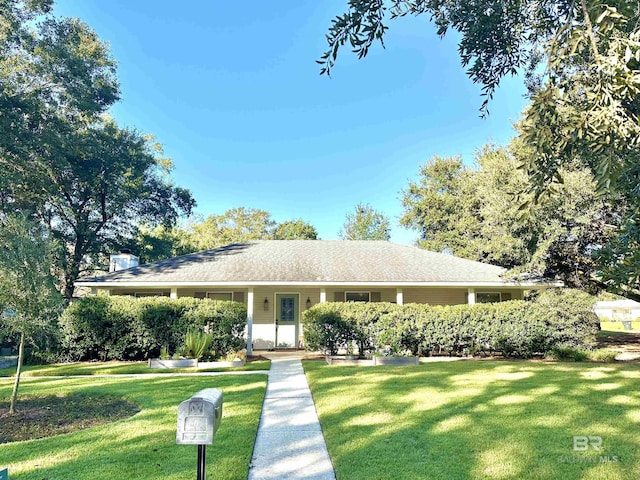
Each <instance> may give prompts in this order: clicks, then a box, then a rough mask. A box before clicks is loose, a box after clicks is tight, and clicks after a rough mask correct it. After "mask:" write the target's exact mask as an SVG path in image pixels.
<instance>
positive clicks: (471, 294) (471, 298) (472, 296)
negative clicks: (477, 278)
mask: <svg viewBox="0 0 640 480" xmlns="http://www.w3.org/2000/svg"><path fill="white" fill-rule="evenodd" d="M467 303H468V304H469V305H475V304H476V289H475V288H472V287H469V288H468V289H467Z"/></svg>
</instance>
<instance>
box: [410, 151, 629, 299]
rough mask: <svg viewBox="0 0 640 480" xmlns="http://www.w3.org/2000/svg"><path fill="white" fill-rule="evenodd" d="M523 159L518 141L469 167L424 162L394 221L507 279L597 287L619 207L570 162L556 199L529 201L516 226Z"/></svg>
mask: <svg viewBox="0 0 640 480" xmlns="http://www.w3.org/2000/svg"><path fill="white" fill-rule="evenodd" d="M525 154H527V149H525V148H524V147H523V145H522V142H519V141H513V142H512V143H511V145H510V148H509V149H505V148H498V147H494V146H485V147H484V148H483V149H481V150H480V151H478V152H477V155H476V162H477V164H476V166H475V167H474V168H468V167H465V166H463V164H462V162H461V161H460V159H459V158H439V157H436V158H434V159H432V160H430V161H429V162H427V163H426V164H425V165H423V166H422V167H421V169H420V175H419V179H418V181H414V182H410V183H409V187H408V188H407V189H406V190H405V191H404V192H403V206H404V210H405V213H404V215H403V216H402V218H401V220H400V223H401V224H402V225H405V226H407V227H410V228H413V229H416V230H418V231H419V232H420V240H419V241H418V244H419V246H421V247H422V248H426V249H429V250H435V251H445V252H451V253H453V254H454V255H457V256H460V257H463V258H469V259H472V260H478V261H485V262H489V263H492V264H495V265H500V266H503V267H506V268H509V269H512V272H513V273H514V274H519V273H523V272H527V273H532V274H534V275H540V276H546V277H551V278H558V279H561V280H563V281H565V282H566V283H567V284H568V285H569V286H574V287H580V288H586V289H591V290H594V291H595V290H598V289H600V288H602V287H603V285H602V283H601V279H600V278H599V265H598V261H597V260H598V254H600V252H601V249H602V246H603V245H606V244H608V242H609V240H610V239H611V237H612V235H613V234H614V233H615V222H616V221H619V218H620V212H621V211H622V210H623V209H624V206H623V205H621V204H613V203H612V202H608V201H606V200H604V199H602V198H600V197H599V196H598V195H597V194H596V184H595V181H594V179H593V176H592V174H591V172H590V171H589V170H588V169H586V168H584V167H581V166H579V165H573V166H568V167H566V168H565V169H563V172H562V174H563V177H564V183H563V184H562V185H561V186H559V187H558V189H559V190H558V192H557V195H555V196H554V197H553V198H552V200H550V201H549V202H545V203H538V204H532V206H531V209H530V210H529V212H528V215H527V216H526V218H525V220H524V221H523V220H522V219H521V215H520V213H521V212H520V211H519V210H518V205H519V201H518V199H519V195H521V193H520V192H522V189H523V187H524V186H526V185H528V183H529V182H530V179H529V178H528V177H527V173H526V172H525V171H523V170H519V169H518V168H517V166H518V164H519V162H520V160H519V158H518V157H519V156H521V155H525ZM529 195H533V194H531V193H530V194H529ZM520 198H521V197H520Z"/></svg>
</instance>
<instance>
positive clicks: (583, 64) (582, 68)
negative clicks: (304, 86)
mask: <svg viewBox="0 0 640 480" xmlns="http://www.w3.org/2000/svg"><path fill="white" fill-rule="evenodd" d="M405 15H415V16H420V15H423V16H425V17H429V18H430V19H431V20H432V21H433V22H434V23H435V25H436V27H437V31H438V34H439V35H441V36H443V35H445V34H446V33H447V32H448V31H449V29H454V30H457V31H458V32H459V33H460V42H459V48H458V51H459V54H460V59H461V62H462V65H463V66H465V67H467V73H468V75H469V77H470V78H471V79H472V81H474V82H476V83H479V84H480V85H481V86H482V89H483V95H484V96H485V97H486V98H485V101H484V102H483V104H482V106H481V111H482V112H483V114H485V113H487V105H488V102H489V100H490V99H491V96H492V95H493V93H494V91H495V89H496V88H497V87H498V85H499V84H500V81H501V79H502V78H503V77H504V76H505V75H509V74H517V73H519V72H524V73H525V79H526V83H527V86H528V88H529V95H530V99H531V103H530V105H529V107H528V108H527V110H526V111H525V115H524V120H523V122H522V125H521V131H520V137H521V139H522V140H523V142H524V143H525V144H526V145H527V147H528V148H530V154H528V155H523V156H519V157H518V159H519V161H520V165H519V166H520V167H521V168H523V169H524V170H525V171H526V174H527V182H528V183H527V184H526V185H525V186H524V187H523V190H522V196H521V198H520V200H521V201H522V202H523V204H522V205H523V211H528V210H534V208H532V205H534V204H536V203H539V202H541V201H543V202H545V201H546V200H545V199H546V198H548V197H551V196H552V195H553V194H554V192H558V191H560V190H562V188H563V187H561V185H562V183H563V182H564V181H565V179H564V178H563V173H565V172H566V171H574V170H575V168H576V165H579V168H582V167H584V168H587V169H588V171H589V173H590V174H591V176H592V177H593V179H594V181H595V182H596V183H595V185H596V193H597V196H598V198H600V197H602V198H606V200H604V201H607V202H610V203H616V202H619V201H621V202H622V204H623V205H624V209H623V213H622V214H621V215H622V217H621V218H620V219H618V221H616V222H614V224H615V225H616V228H618V231H617V233H616V238H615V240H612V242H611V243H610V244H609V245H608V246H606V247H605V248H603V249H601V251H600V253H601V261H602V262H603V263H601V266H602V270H601V271H600V278H601V279H602V281H604V282H605V283H606V284H607V285H608V286H609V288H613V289H618V290H620V291H621V292H622V293H625V294H629V293H632V292H635V293H636V294H640V280H639V278H638V274H637V271H638V268H637V266H638V265H640V253H638V252H639V250H638V248H636V247H637V245H638V244H640V228H639V224H640V222H639V220H638V218H640V196H639V195H638V191H637V189H638V187H637V186H638V184H639V182H638V180H639V179H640V175H639V171H640V167H639V164H640V154H639V148H640V122H639V115H640V7H639V4H638V2H637V1H636V0H609V1H607V2H604V3H603V2H599V1H596V0H543V1H534V0H524V1H523V0H477V1H476V0H474V1H471V0H424V1H423V0H393V1H390V2H384V1H379V0H349V2H348V11H347V12H346V13H344V14H342V15H339V16H337V17H336V18H335V19H334V20H333V23H332V25H331V26H330V28H329V32H328V35H327V41H328V50H327V51H326V52H325V53H324V54H323V55H322V57H321V59H320V60H319V63H321V64H322V69H321V73H325V74H329V73H330V72H331V69H332V68H333V67H334V64H335V60H336V58H337V54H338V51H339V50H340V48H341V47H342V46H344V45H345V44H346V43H349V44H350V45H351V47H352V48H353V50H354V52H355V53H356V54H357V55H358V56H359V57H360V58H362V57H364V56H366V55H367V52H368V51H369V48H370V47H371V46H372V44H373V43H374V42H375V41H376V40H379V41H380V42H383V39H384V35H385V32H386V31H387V29H388V25H387V19H388V18H391V19H393V18H397V17H401V16H405ZM553 202H554V200H550V204H553ZM605 258H607V259H608V260H605Z"/></svg>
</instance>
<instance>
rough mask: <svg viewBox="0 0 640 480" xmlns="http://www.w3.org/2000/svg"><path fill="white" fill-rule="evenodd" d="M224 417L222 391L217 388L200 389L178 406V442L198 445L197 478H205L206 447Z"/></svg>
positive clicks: (203, 479)
mask: <svg viewBox="0 0 640 480" xmlns="http://www.w3.org/2000/svg"><path fill="white" fill-rule="evenodd" d="M221 419H222V392H221V391H220V390H218V389H217V388H205V389H204V390H200V391H199V392H198V393H196V394H195V395H194V396H193V397H191V398H190V399H189V400H185V401H184V402H182V403H181V404H180V406H179V407H178V429H177V431H176V444H178V445H197V446H198V475H197V480H205V470H206V465H207V463H206V448H207V445H211V444H212V443H213V438H214V435H215V433H216V431H217V430H218V427H220V421H221Z"/></svg>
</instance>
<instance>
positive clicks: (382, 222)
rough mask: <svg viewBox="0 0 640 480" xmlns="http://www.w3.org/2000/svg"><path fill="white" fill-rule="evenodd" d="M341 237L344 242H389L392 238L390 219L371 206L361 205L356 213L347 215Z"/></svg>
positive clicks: (340, 233) (357, 206) (357, 207)
mask: <svg viewBox="0 0 640 480" xmlns="http://www.w3.org/2000/svg"><path fill="white" fill-rule="evenodd" d="M339 235H340V238H342V239H343V240H387V241H388V240H389V238H390V237H391V226H390V222H389V218H388V217H386V216H385V215H384V214H383V213H381V212H378V211H376V210H374V209H373V207H372V206H371V205H369V204H363V203H359V204H358V205H356V208H355V212H354V213H348V214H347V217H346V219H345V222H344V225H343V226H342V230H341V231H340V232H339Z"/></svg>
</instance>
